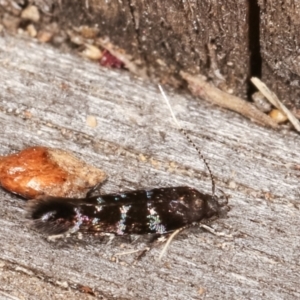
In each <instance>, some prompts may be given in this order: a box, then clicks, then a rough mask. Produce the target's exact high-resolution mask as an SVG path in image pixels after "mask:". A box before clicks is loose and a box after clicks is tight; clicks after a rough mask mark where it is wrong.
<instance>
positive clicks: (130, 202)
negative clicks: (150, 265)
mask: <svg viewBox="0 0 300 300" xmlns="http://www.w3.org/2000/svg"><path fill="white" fill-rule="evenodd" d="M159 88H160V90H161V92H162V95H163V96H164V99H165V100H166V101H167V104H168V106H169V108H170V110H171V114H172V116H173V118H174V120H175V122H176V124H177V126H178V127H179V129H180V130H181V131H182V132H183V134H184V135H185V136H186V138H187V140H188V141H189V143H191V145H192V146H193V147H194V148H195V149H196V151H197V152H198V154H199V156H200V157H201V158H202V160H203V161H204V163H205V165H206V167H207V169H208V171H209V174H210V178H211V182H212V193H211V194H205V193H202V192H200V191H198V190H197V189H195V188H192V187H189V186H176V187H164V188H154V189H141V190H134V191H127V192H122V193H113V194H105V195H98V196H91V193H88V195H87V196H86V197H85V198H80V199H77V198H59V197H49V196H42V197H40V198H39V199H35V200H31V201H30V202H29V206H28V211H29V218H31V219H33V223H34V225H35V227H36V228H37V229H39V230H40V231H42V232H45V233H47V234H51V235H55V234H63V233H74V232H77V231H80V232H85V233H113V234H115V235H125V234H160V235H162V234H166V233H170V232H173V231H175V230H178V229H180V228H183V227H186V226H189V225H191V224H194V223H195V222H197V223H198V222H201V221H202V220H204V219H210V218H212V217H222V216H224V215H226V213H227V211H228V210H229V207H228V205H227V204H228V200H227V198H226V197H217V196H216V194H215V182H214V178H213V175H212V172H211V170H210V167H209V165H208V164H207V162H206V160H205V158H204V157H203V155H202V154H201V152H200V150H199V149H198V147H197V146H196V145H195V144H194V143H193V141H192V140H191V139H190V137H189V136H188V135H187V134H186V132H185V131H184V130H183V129H182V128H181V127H180V125H179V123H178V121H177V120H176V118H175V115H174V113H173V111H172V109H171V106H170V103H169V102H168V99H167V97H166V95H165V93H164V91H163V90H162V88H161V86H159Z"/></svg>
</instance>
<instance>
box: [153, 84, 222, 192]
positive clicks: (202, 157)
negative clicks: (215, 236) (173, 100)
mask: <svg viewBox="0 0 300 300" xmlns="http://www.w3.org/2000/svg"><path fill="white" fill-rule="evenodd" d="M158 88H159V90H160V92H161V94H162V96H163V98H164V99H165V101H166V103H167V105H168V107H169V109H170V112H171V115H172V117H173V120H174V122H175V124H176V125H177V127H178V129H179V131H180V132H182V133H183V135H184V136H185V137H186V139H187V140H188V142H189V143H190V144H191V145H192V146H193V147H194V148H195V149H196V151H197V152H198V155H199V156H200V157H201V159H202V160H203V162H204V164H205V166H206V168H207V169H208V172H209V175H210V179H211V189H212V196H214V195H215V189H216V188H215V179H214V176H213V174H212V171H211V169H210V167H209V165H208V163H207V161H206V159H205V158H204V156H203V154H202V152H201V151H200V149H199V148H198V147H197V146H196V145H195V143H194V142H193V140H192V139H191V138H190V137H189V135H188V134H187V132H186V131H185V130H184V129H183V128H182V127H181V126H180V124H179V122H178V120H177V119H176V117H175V114H174V112H173V109H172V107H171V104H170V101H169V99H168V97H167V95H166V94H165V92H164V90H163V88H162V87H161V85H160V84H159V85H158Z"/></svg>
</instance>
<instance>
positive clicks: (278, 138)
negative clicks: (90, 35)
mask: <svg viewBox="0 0 300 300" xmlns="http://www.w3.org/2000/svg"><path fill="white" fill-rule="evenodd" d="M0 67H1V72H0V79H1V85H2V89H1V104H0V120H1V126H2V130H1V132H0V154H1V155H3V154H8V153H11V152H13V151H16V150H20V149H22V148H24V147H26V146H33V145H42V146H50V147H58V148H61V149H65V150H69V151H73V152H75V154H76V155H78V156H79V157H81V158H83V159H85V160H86V161H87V162H89V163H92V164H93V165H95V166H98V167H100V168H101V169H103V170H104V171H105V172H106V173H107V174H108V176H109V180H108V183H107V184H106V185H105V186H104V188H103V192H112V191H119V190H120V189H137V188H149V187H157V186H176V185H180V184H181V185H182V184H186V185H190V186H194V187H196V188H198V189H199V190H200V191H203V192H209V191H210V187H211V186H210V180H209V176H208V174H207V171H206V169H205V167H204V166H203V163H202V161H201V160H200V159H199V158H198V157H197V155H196V153H195V150H194V149H192V148H191V147H190V146H189V145H188V144H187V142H186V140H185V139H184V137H182V135H181V134H180V133H179V132H178V130H177V129H176V126H175V125H174V124H173V122H172V119H171V117H170V115H169V112H168V108H167V107H166V105H165V103H164V102H163V100H162V97H161V95H160V94H159V92H158V89H157V87H156V86H153V85H149V84H147V83H145V82H142V81H140V80H137V79H134V78H132V77H130V75H129V74H128V73H125V72H117V71H113V70H108V69H101V68H100V67H99V66H98V65H97V64H92V63H90V62H87V61H84V60H82V58H79V57H76V56H72V55H71V54H67V53H65V54H64V53H61V52H59V51H57V50H55V49H52V48H50V47H48V46H45V45H40V44H37V43H34V42H32V41H27V40H22V39H20V38H19V39H17V38H12V37H9V36H5V37H1V39H0ZM167 93H168V95H169V97H170V99H171V103H172V105H173V108H174V111H175V114H176V115H177V117H178V119H179V120H180V122H181V124H182V126H183V127H184V128H185V129H186V130H187V131H188V133H189V134H190V136H191V137H192V138H193V140H194V141H195V143H196V144H197V145H199V147H200V148H201V149H202V151H203V154H204V155H205V156H206V157H207V160H208V162H209V164H210V166H211V169H212V170H213V173H214V175H215V177H216V184H217V187H219V188H220V189H222V190H223V192H225V193H227V194H229V195H230V205H231V211H230V212H229V217H228V218H227V219H220V220H217V221H216V222H214V223H213V224H212V226H213V228H214V229H215V230H216V231H220V232H224V233H226V234H227V235H232V238H229V237H219V236H214V235H212V234H211V233H208V232H205V231H202V230H200V229H198V228H193V229H190V230H186V231H185V232H184V233H182V234H181V235H179V236H178V237H177V238H176V239H175V240H174V241H173V243H172V244H171V246H170V248H169V250H168V253H167V255H166V256H165V257H164V258H163V261H162V262H157V261H156V258H157V257H158V255H159V251H160V249H161V247H158V248H155V249H153V250H152V251H150V252H149V253H148V254H147V255H146V256H144V257H143V258H142V259H141V260H139V261H135V258H136V255H123V256H119V257H118V259H113V256H114V255H115V254H116V253H119V252H123V251H128V250H131V249H137V248H138V249H142V248H143V247H145V241H144V239H143V238H141V239H140V240H138V241H136V242H135V243H129V242H128V241H127V240H124V239H121V238H119V239H115V240H113V241H112V243H110V244H106V241H105V242H101V241H100V240H95V239H92V238H89V237H83V239H82V240H80V239H77V238H75V237H74V238H71V239H68V240H66V241H65V240H61V241H57V242H48V241H47V240H46V238H45V237H43V236H42V235H40V234H38V233H37V232H35V231H33V230H32V229H31V228H30V227H29V226H28V220H26V219H25V211H24V206H25V201H23V200H22V199H20V198H18V197H16V196H14V195H11V194H8V193H6V192H5V191H3V190H1V191H0V205H1V209H0V214H1V218H0V236H1V243H0V250H1V251H0V271H1V272H2V273H1V277H0V282H1V287H0V291H1V293H2V294H1V293H0V295H1V297H2V296H3V295H5V294H6V295H11V297H17V298H19V299H62V298H63V297H64V296H62V295H64V293H65V297H67V298H70V299H79V298H80V299H84V297H86V299H90V298H92V296H89V295H87V294H79V293H78V285H82V286H88V287H91V288H92V289H93V290H94V293H95V295H96V297H97V298H99V299H103V298H107V299H110V298H113V297H115V298H117V299H204V298H205V299H261V298H263V299H297V298H299V296H300V293H299V280H300V275H299V274H300V272H299V270H300V266H299V259H300V255H299V247H300V240H299V228H300V218H299V183H298V181H299V176H300V154H299V146H300V142H299V137H298V135H297V134H296V133H294V132H289V131H282V132H280V131H274V130H271V129H266V128H263V127H259V126H257V125H255V124H253V123H251V122H250V121H247V120H245V119H243V118H242V117H241V116H239V115H237V114H235V113H233V112H229V111H225V110H221V109H219V108H216V107H214V106H212V105H210V104H207V103H205V102H201V101H198V100H195V99H192V98H191V97H190V96H186V95H173V94H172V92H171V91H168V90H167ZM28 112H30V113H31V117H30V118H28ZM89 115H93V116H95V117H96V119H97V124H98V126H97V127H95V128H92V127H89V126H88V125H87V124H86V118H87V116H89ZM33 285H34V286H38V287H40V289H39V291H34V289H33V288H32V287H33ZM3 297H4V296H3ZM8 299H9V298H8ZM11 299H13V298H11Z"/></svg>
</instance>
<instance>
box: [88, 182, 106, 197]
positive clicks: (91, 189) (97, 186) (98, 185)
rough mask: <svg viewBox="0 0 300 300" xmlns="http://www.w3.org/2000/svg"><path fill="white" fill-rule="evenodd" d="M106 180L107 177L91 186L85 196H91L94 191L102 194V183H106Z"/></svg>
mask: <svg viewBox="0 0 300 300" xmlns="http://www.w3.org/2000/svg"><path fill="white" fill-rule="evenodd" d="M106 180H107V179H105V180H104V181H102V182H99V183H97V184H96V185H94V186H93V187H91V188H90V190H89V191H88V192H87V193H86V196H85V198H89V197H91V196H92V195H93V193H94V192H96V191H97V192H98V193H99V194H100V195H101V192H100V190H101V187H102V185H103V184H105V183H106Z"/></svg>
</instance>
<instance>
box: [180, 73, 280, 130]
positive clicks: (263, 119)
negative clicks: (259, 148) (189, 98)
mask: <svg viewBox="0 0 300 300" xmlns="http://www.w3.org/2000/svg"><path fill="white" fill-rule="evenodd" d="M180 75H181V76H182V78H183V79H185V80H186V81H187V83H188V85H189V89H190V90H191V92H192V93H193V95H195V96H199V97H200V98H202V99H204V100H206V101H209V102H211V103H213V104H217V105H219V106H221V107H224V108H227V109H230V110H233V111H235V112H238V113H240V114H241V115H243V116H245V117H247V118H249V119H251V120H253V121H255V122H257V123H259V124H261V125H264V126H269V127H272V128H277V127H278V125H277V123H276V122H275V121H274V120H273V119H271V118H270V117H269V116H268V115H266V114H264V113H262V112H261V111H259V110H258V109H257V108H255V107H254V106H253V105H251V104H250V103H249V102H247V101H245V100H243V99H241V98H239V97H236V96H233V95H230V94H227V93H225V92H223V91H221V90H220V89H218V88H216V87H215V86H213V85H212V84H211V83H209V82H207V81H206V80H205V79H204V78H203V76H195V75H191V74H189V73H186V72H183V71H181V72H180Z"/></svg>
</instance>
